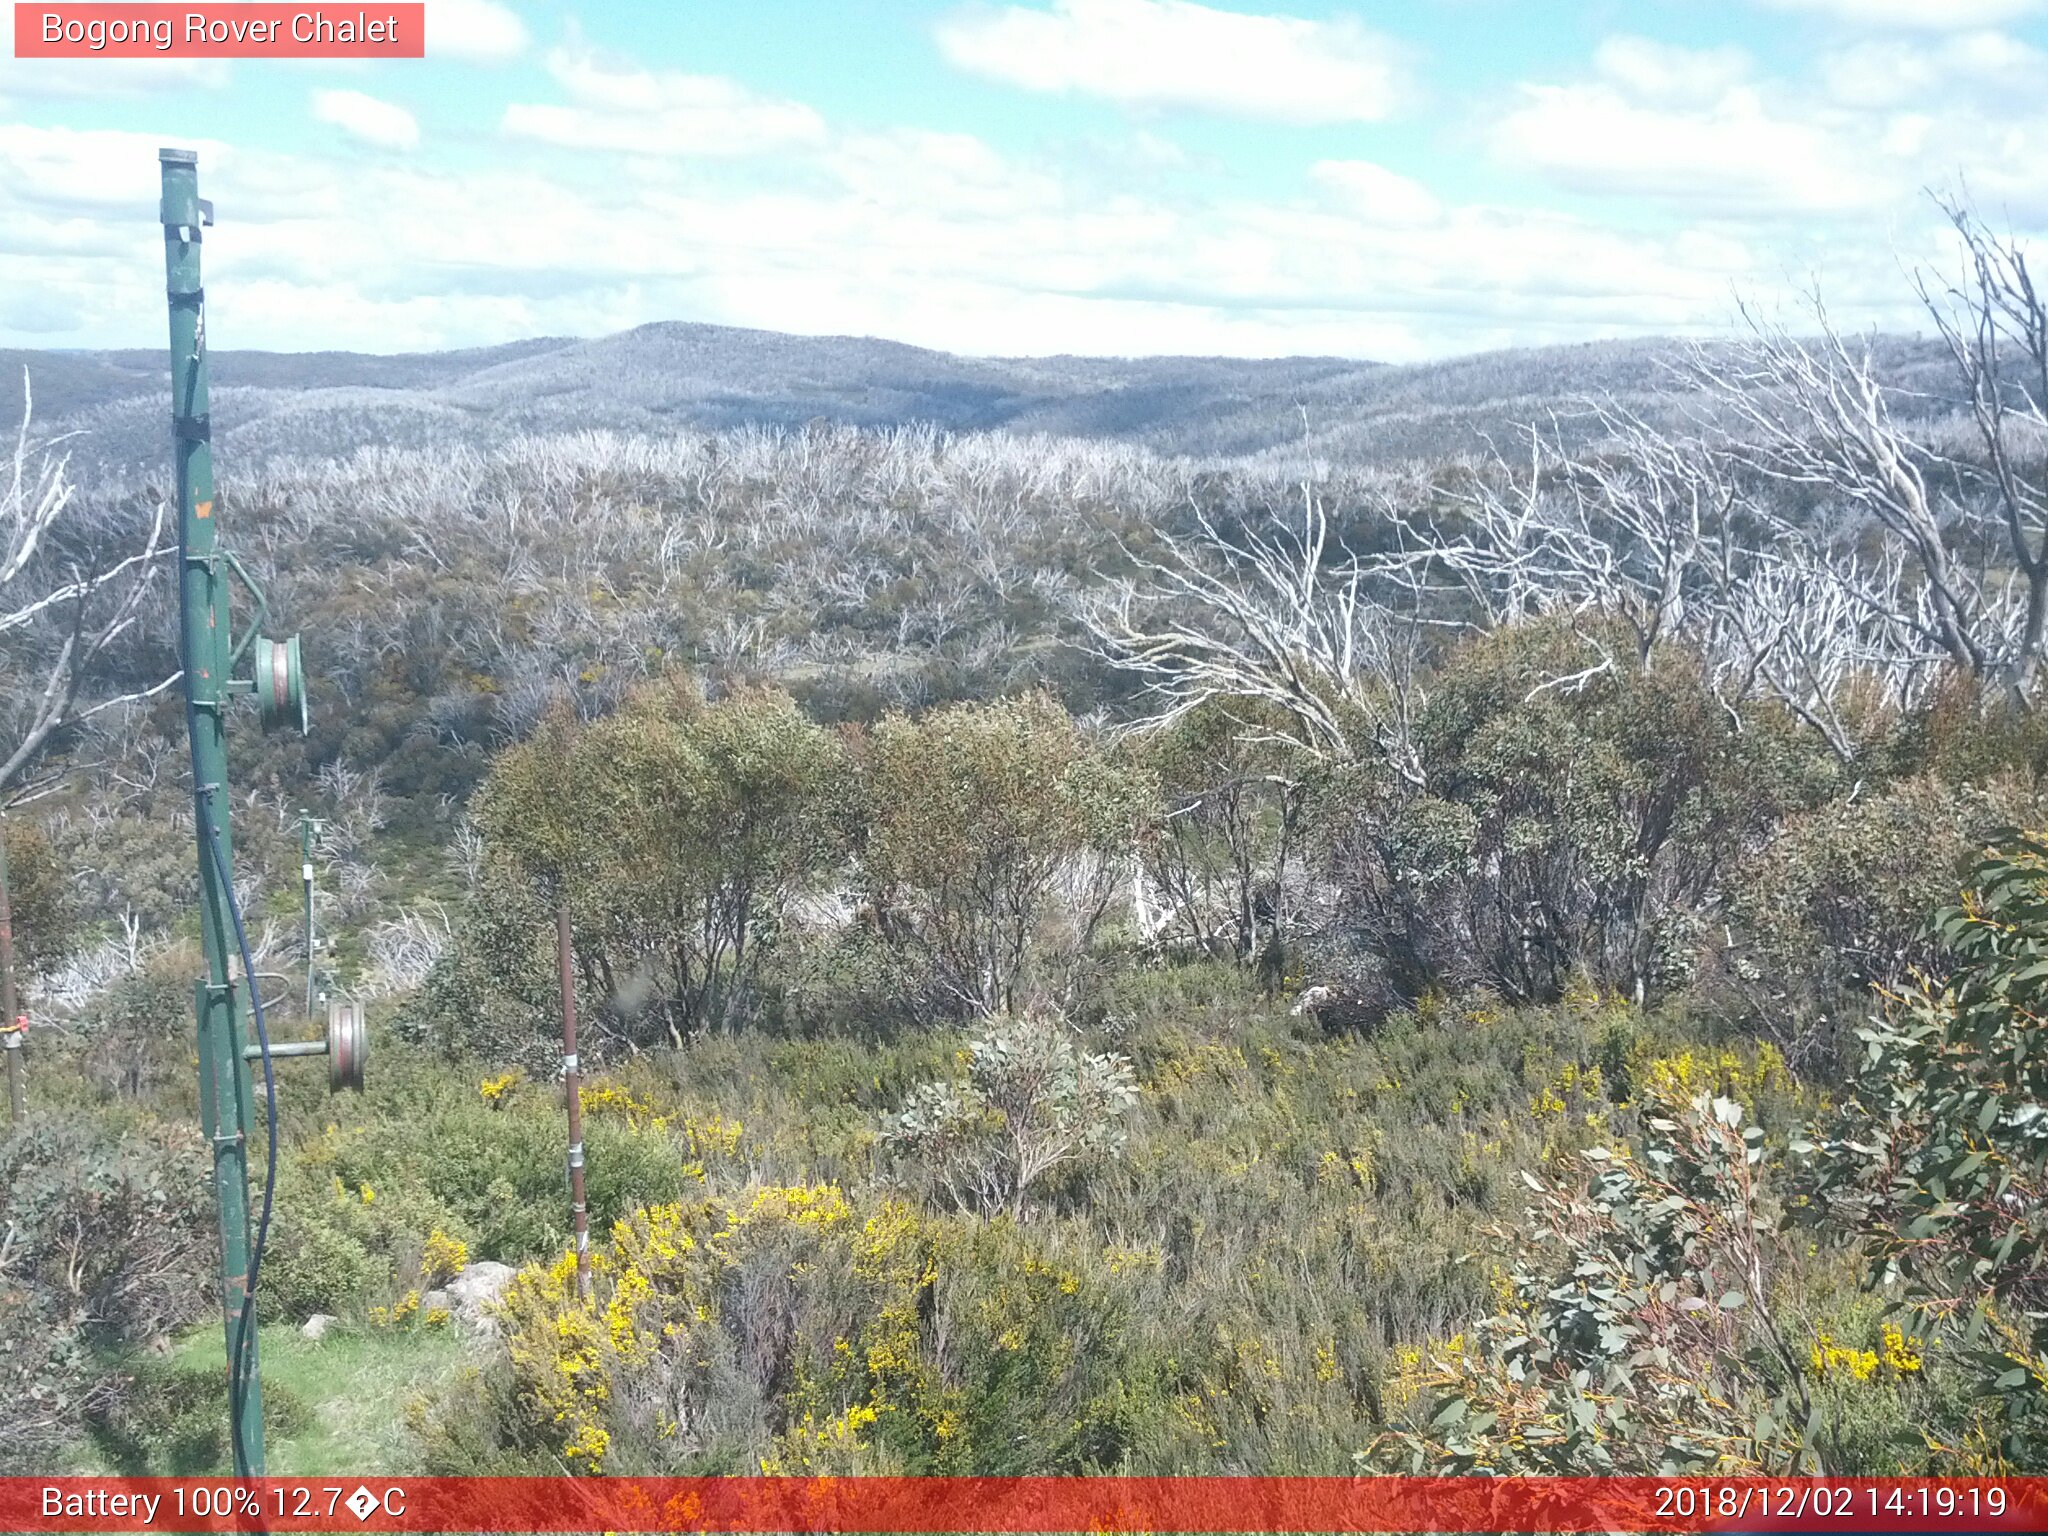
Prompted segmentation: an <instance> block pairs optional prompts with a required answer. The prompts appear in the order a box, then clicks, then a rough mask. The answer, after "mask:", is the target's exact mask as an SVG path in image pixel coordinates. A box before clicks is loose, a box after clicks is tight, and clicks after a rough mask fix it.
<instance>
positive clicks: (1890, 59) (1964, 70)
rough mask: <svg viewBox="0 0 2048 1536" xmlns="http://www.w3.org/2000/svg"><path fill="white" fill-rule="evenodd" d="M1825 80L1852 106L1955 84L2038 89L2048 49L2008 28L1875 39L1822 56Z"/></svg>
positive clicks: (2015, 91) (2002, 90) (1909, 98)
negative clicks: (1936, 37) (1933, 37)
mask: <svg viewBox="0 0 2048 1536" xmlns="http://www.w3.org/2000/svg"><path fill="white" fill-rule="evenodd" d="M1820 71H1821V80H1822V82H1823V84H1824V85H1825V86H1826V88H1827V92H1828V95H1829V96H1830V97H1831V98H1832V99H1833V100H1835V101H1838V102H1841V103H1843V104H1844V105H1847V106H1853V107H1894V106H1902V105H1906V104H1909V103H1914V102H1927V103H1928V104H1929V105H1939V103H1938V102H1934V101H1932V100H1930V98H1932V97H1934V96H1935V95H1936V93H1938V92H1941V91H1944V90H1947V89H1949V88H1951V87H1955V88H1960V89H1963V90H1966V91H1969V92H1971V93H1973V94H1974V95H1978V96H1980V97H1981V95H1982V93H1984V92H1987V91H1990V92H1997V93H1999V94H2001V95H2012V96H2024V95H2029V94H2034V93H2038V92H2039V90H2040V85H2041V80H2042V78H2043V76H2044V74H2048V53H2043V52H2042V50H2041V49H2039V48H2036V47H2034V46H2033V45H2032V44H2030V43H2024V42H2021V41H2020V40H2019V39H2018V38H2016V37H2013V36H2011V35H2010V34H2008V33H2004V32H1996V31H1984V32H1965V33H1961V34H1959V35H1958V36H1955V37H1950V38H1944V39H1942V40H1941V41H1940V42H1938V43H1929V42H1926V41H1918V42H1904V41H1897V40H1893V39H1889V38H1888V39H1883V40H1872V41H1869V42H1863V43H1857V44H1855V45H1853V46H1851V47H1848V48H1843V49H1840V50H1837V51H1836V52H1833V53H1830V54H1827V55H1826V56H1825V57H1823V58H1822V60H1821V64H1820Z"/></svg>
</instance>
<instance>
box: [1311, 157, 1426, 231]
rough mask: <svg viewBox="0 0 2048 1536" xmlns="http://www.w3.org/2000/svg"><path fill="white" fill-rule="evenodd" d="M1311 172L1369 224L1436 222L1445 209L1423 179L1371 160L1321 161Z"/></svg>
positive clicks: (1345, 206) (1354, 213) (1336, 199)
mask: <svg viewBox="0 0 2048 1536" xmlns="http://www.w3.org/2000/svg"><path fill="white" fill-rule="evenodd" d="M1309 174H1310V175H1311V176H1312V177H1314V179H1315V180H1316V182H1317V183H1318V184H1319V185H1321V186H1322V187H1323V188H1324V189H1325V190H1327V191H1328V192H1330V193H1332V194H1333V195H1334V200H1335V201H1336V202H1337V203H1338V204H1339V205H1340V206H1342V207H1343V208H1344V209H1345V211H1347V212H1349V213H1351V214H1353V215H1355V216H1356V217H1357V218H1359V219H1362V220H1363V221H1364V222H1366V223H1368V224H1386V225H1415V224H1433V223H1435V222H1436V220H1437V218H1438V217H1439V216H1440V215H1441V214H1442V212H1443V205H1442V204H1441V203H1439V202H1438V201H1437V199H1436V195H1435V194H1434V193H1433V192H1431V191H1430V190H1429V188H1427V187H1425V186H1424V185H1423V184H1422V183H1421V182H1419V181H1414V180H1411V179H1410V178H1409V177H1406V176H1403V175H1401V174H1400V173H1399V172H1397V171H1390V170H1388V169H1387V168H1386V167H1385V166H1383V165H1375V164H1373V163H1372V162H1371V161H1370V160H1319V161H1317V162H1316V164H1315V165H1314V166H1313V167H1312V168H1311V169H1310V172H1309Z"/></svg>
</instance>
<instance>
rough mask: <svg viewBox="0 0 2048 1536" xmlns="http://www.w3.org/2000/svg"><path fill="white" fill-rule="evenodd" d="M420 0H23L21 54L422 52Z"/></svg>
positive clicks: (17, 45) (19, 2)
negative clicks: (250, 0)
mask: <svg viewBox="0 0 2048 1536" xmlns="http://www.w3.org/2000/svg"><path fill="white" fill-rule="evenodd" d="M426 51H427V8H426V6H425V5H424V4H422V3H419V0H413V3H410V4H385V3H381V0H371V3H370V4H367V5H365V4H356V5H324V6H323V5H274V4H269V3H259V4H239V3H238V4H226V5H223V4H219V3H213V4H199V5H157V4H137V5H126V4H90V5H79V4H55V5H36V4H30V3H24V0H16V4H15V7H14V56H15V57H16V58H17V59H162V58H206V59H418V58H424V57H425V56H426Z"/></svg>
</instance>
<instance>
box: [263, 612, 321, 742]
mask: <svg viewBox="0 0 2048 1536" xmlns="http://www.w3.org/2000/svg"><path fill="white" fill-rule="evenodd" d="M254 661H255V673H256V709H257V713H258V714H259V715H260V716H261V718H262V720H263V729H265V730H266V731H276V730H283V729H286V728H290V729H294V730H296V731H297V732H298V733H299V734H300V735H301V736H303V735H305V734H306V733H307V731H308V730H310V729H311V728H312V720H311V718H310V717H309V716H308V715H307V713H306V670H305V668H304V666H303V665H301V663H300V661H299V637H298V636H297V635H293V636H291V637H290V638H289V639H285V640H272V639H270V638H269V637H268V636H267V635H259V636H257V638H256V647H255V652H254Z"/></svg>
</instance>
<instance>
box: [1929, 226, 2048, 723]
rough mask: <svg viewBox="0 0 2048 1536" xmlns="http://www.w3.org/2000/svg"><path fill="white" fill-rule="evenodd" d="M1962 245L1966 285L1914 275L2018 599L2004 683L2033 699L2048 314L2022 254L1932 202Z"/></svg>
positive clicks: (2043, 525) (2045, 611) (2045, 584)
mask: <svg viewBox="0 0 2048 1536" xmlns="http://www.w3.org/2000/svg"><path fill="white" fill-rule="evenodd" d="M1937 203H1938V205H1939V206H1940V208H1941V210H1942V212H1943V213H1944V214H1945V215H1947V217H1948V221H1949V223H1950V225H1951V226H1952V227H1953V228H1954V229H1955V232H1956V234H1957V236H1958V237H1959V238H1960V239H1961V241H1962V245H1963V253H1964V270H1965V275H1964V276H1963V277H1962V278H1960V279H1958V280H1956V281H1953V282H1950V283H1947V284H1945V285H1938V284H1936V283H1935V282H1934V281H1933V279H1932V278H1931V277H1930V276H1929V274H1927V273H1926V272H1924V271H1923V272H1922V273H1921V274H1920V275H1919V291H1920V299H1921V302H1922V303H1923V304H1925V305H1926V307H1927V312H1928V314H1930V315H1931V316H1932V317H1933V318H1934V323H1935V326H1936V328H1937V329H1938V330H1939V331H1940V332H1941V336H1942V339H1943V340H1944V341H1945V342H1946V343H1947V344H1948V349H1949V355H1950V357H1951V358H1953V359H1954V362H1955V365H1956V373H1957V376H1958V378H1959V380H1960V382H1961V383H1962V385H1963V390H1964V396H1965V398H1966V399H1967V400H1968V402H1969V410H1970V420H1971V422H1972V424H1973V425H1974V426H1975V427H1976V430H1977V439H1978V446H1979V448H1980V450H1981V451H1982V454H1983V462H1982V463H1981V464H1979V465H1973V466H1971V469H1972V470H1973V471H1974V475H1973V478H1974V479H1976V480H1978V481H1979V482H1980V483H1981V484H1982V486H1983V488H1984V493H1985V499H1986V500H1987V501H1988V502H1989V503H1990V508H1991V509H1992V515H1994V516H1995V517H1996V518H1997V520H1998V523H1999V525H2000V528H2001V530H2002V532H2003V534H2004V554H2005V555H2006V556H2007V558H2008V559H2009V560H2010V562H2011V565H2012V568H2013V573H2014V575H2015V576H2016V578H2017V580H2016V586H2017V590H2016V591H2013V592H2010V593H2008V594H2006V600H2005V603H2004V604H2003V605H2002V608H2003V612H2004V615H2005V616H2006V617H2007V619H2008V622H2009V625H2010V626H2011V627H2013V628H2015V629H2016V632H2015V633H2011V634H2010V635H2008V637H2007V641H2006V645H2005V646H2004V648H2003V649H2004V651H2005V654H2004V656H2003V658H2002V667H2003V671H2004V679H2003V680H2004V682H2005V683H2006V685H2007V687H2009V688H2010V689H2012V690H2013V691H2014V692H2015V693H2016V694H2019V695H2021V696H2025V695H2026V694H2028V693H2029V692H2030V690H2031V687H2032V684H2033V682H2034V680H2035V674H2036V673H2037V671H2038V670H2039V668H2040V665H2041V659H2042V642H2043V635H2044V631H2048V305H2044V304H2043V302H2042V299H2041V295H2040V293H2039V292H2038V291H2037V290H2036V289H2035V287H2034V279H2033V274H2032V273H2031V272H2030V271H2029V270H2028V267H2027V253H2026V252H2025V250H2023V249H2022V248H2021V247H2020V246H2019V245H2017V244H2016V243H2015V242H2013V241H2012V240H2011V239H2008V238H2001V237H2000V236H1998V235H1996V234H1994V233H1992V232H1991V230H1989V229H1988V228H1987V227H1986V226H1985V224H1984V223H1983V221H1982V220H1981V219H1979V218H1978V217H1977V216H1976V215H1975V214H1974V213H1973V212H1972V211H1971V210H1970V208H1969V207H1968V206H1967V205H1966V204H1965V203H1963V202H1962V201H1961V200H1960V199H1957V198H1938V199H1937Z"/></svg>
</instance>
